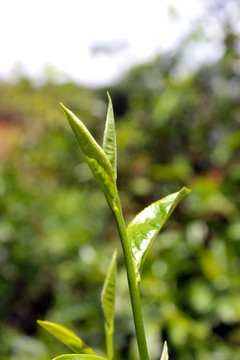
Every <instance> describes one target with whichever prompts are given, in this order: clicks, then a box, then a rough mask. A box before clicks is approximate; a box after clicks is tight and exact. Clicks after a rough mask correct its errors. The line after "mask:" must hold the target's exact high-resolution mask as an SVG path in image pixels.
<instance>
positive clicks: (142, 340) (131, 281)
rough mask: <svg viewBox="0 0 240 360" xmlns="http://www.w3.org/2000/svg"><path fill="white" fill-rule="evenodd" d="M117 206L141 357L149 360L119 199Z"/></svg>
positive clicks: (138, 296)
mask: <svg viewBox="0 0 240 360" xmlns="http://www.w3.org/2000/svg"><path fill="white" fill-rule="evenodd" d="M116 205H117V206H116V207H115V208H114V210H113V214H114V217H115V219H116V223H117V227H118V232H119V236H120V239H121V243H122V248H123V253H124V256H125V262H126V268H127V277H128V285H129V290H130V297H131V303H132V311H133V319H134V325H135V330H136V336H137V343H138V350H139V356H140V359H141V360H149V356H148V349H147V342H146V336H145V330H144V325H143V317H142V307H141V302H140V291H139V283H138V280H137V278H136V273H135V269H134V264H133V260H132V253H131V248H130V245H129V242H128V238H127V232H126V226H125V223H124V219H123V214H122V207H121V202H120V199H119V197H117V199H116Z"/></svg>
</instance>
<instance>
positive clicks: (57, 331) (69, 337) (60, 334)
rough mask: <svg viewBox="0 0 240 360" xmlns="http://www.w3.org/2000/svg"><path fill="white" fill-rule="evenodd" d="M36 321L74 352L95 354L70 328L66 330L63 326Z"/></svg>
mask: <svg viewBox="0 0 240 360" xmlns="http://www.w3.org/2000/svg"><path fill="white" fill-rule="evenodd" d="M37 323H38V324H39V325H40V326H42V327H43V328H44V329H45V330H47V331H48V332H50V334H52V335H53V336H55V337H56V338H57V339H58V340H60V341H61V342H62V343H63V344H65V345H67V346H68V347H69V349H71V350H73V351H74V352H76V353H83V354H94V355H95V352H94V351H93V350H92V349H91V348H90V347H88V346H87V345H86V344H85V343H84V342H83V341H82V340H81V339H80V338H79V337H78V336H77V335H75V334H74V333H73V332H72V331H71V330H68V329H67V328H65V327H64V326H62V325H58V324H55V323H52V322H49V321H41V320H37Z"/></svg>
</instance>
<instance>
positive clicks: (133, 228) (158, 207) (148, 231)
mask: <svg viewBox="0 0 240 360" xmlns="http://www.w3.org/2000/svg"><path fill="white" fill-rule="evenodd" d="M189 192H190V190H188V189H187V188H185V187H184V188H182V189H181V190H180V191H179V192H177V193H174V194H171V195H168V196H166V197H165V198H163V199H161V200H158V201H157V202H155V203H153V204H151V205H150V206H148V207H147V208H145V209H144V210H143V211H142V212H140V213H139V214H138V215H137V216H136V217H135V219H134V220H133V221H132V222H131V223H130V224H129V226H128V228H127V235H128V240H129V242H130V246H131V250H132V256H133V261H134V266H135V270H136V274H137V276H138V278H139V274H140V271H141V269H142V266H143V263H144V261H145V259H146V256H147V254H148V251H149V249H150V247H151V245H152V243H153V240H154V239H155V237H156V236H157V234H158V233H159V231H160V230H161V228H162V226H163V225H164V224H165V222H166V221H167V219H168V218H169V216H170V215H171V213H172V212H173V210H174V209H175V207H176V206H177V204H178V203H179V201H180V200H181V199H182V198H183V197H184V196H185V195H186V194H188V193H189Z"/></svg>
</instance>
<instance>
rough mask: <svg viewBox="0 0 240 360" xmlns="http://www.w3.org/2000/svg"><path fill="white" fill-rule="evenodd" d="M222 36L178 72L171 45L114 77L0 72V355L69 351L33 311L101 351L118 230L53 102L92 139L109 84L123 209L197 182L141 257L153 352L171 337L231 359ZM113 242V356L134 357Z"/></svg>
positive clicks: (238, 113) (233, 322) (236, 265)
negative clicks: (75, 80) (43, 78)
mask: <svg viewBox="0 0 240 360" xmlns="http://www.w3.org/2000/svg"><path fill="white" fill-rule="evenodd" d="M228 30H229V29H228ZM185 45H186V44H184V46H185ZM223 45H224V48H225V51H224V53H223V55H222V57H221V59H220V60H219V61H217V62H216V63H214V64H212V65H209V66H204V67H201V68H200V69H199V70H197V71H195V73H191V75H189V76H184V77H183V76H180V75H179V72H178V71H177V68H178V65H179V62H180V59H181V53H182V51H183V49H182V48H180V49H179V51H178V52H176V53H175V54H172V55H166V56H163V55H162V56H159V58H157V59H156V60H155V61H153V62H151V63H148V64H144V65H142V66H138V67H136V68H134V69H132V70H131V71H130V72H129V73H128V74H127V75H126V77H125V78H124V79H123V80H122V81H121V82H120V83H118V84H117V85H116V86H114V87H112V88H110V89H97V90H93V89H91V90H90V89H86V88H83V87H80V86H77V85H75V84H71V83H68V84H63V85H56V84H53V83H52V82H51V81H49V82H48V83H47V84H45V85H43V86H36V85H34V84H32V83H31V81H29V80H28V79H26V78H21V79H20V80H19V81H18V83H17V84H15V85H10V84H6V83H1V84H0V109H1V110H0V137H1V144H2V145H0V159H1V160H0V161H1V162H0V171H1V177H0V197H1V201H0V268H1V273H0V316H1V323H0V357H1V359H3V360H4V359H10V360H17V359H18V360H19V359H20V360H28V359H36V360H38V359H41V360H44V359H50V358H51V357H52V356H53V354H55V355H56V356H57V355H58V354H60V353H63V352H65V351H66V348H64V347H63V345H61V344H60V343H58V342H57V341H56V340H54V339H52V338H51V337H50V336H48V335H47V334H44V333H43V332H42V331H41V330H40V329H39V328H38V327H37V326H36V320H37V319H38V318H41V319H45V318H47V319H48V320H50V321H55V322H61V323H62V324H63V325H65V326H68V327H69V328H71V329H72V330H74V331H76V332H77V333H78V334H79V335H80V337H81V338H82V339H83V340H84V341H85V342H87V343H88V344H89V346H91V347H93V348H94V346H97V347H98V349H97V350H98V352H99V351H100V353H101V351H102V353H104V329H103V326H102V324H103V321H102V319H103V316H102V313H101V307H100V292H101V287H102V284H103V281H104V277H105V273H106V271H107V267H108V262H109V259H110V257H111V254H112V249H113V247H114V246H115V247H116V246H117V247H119V244H118V237H117V231H116V228H115V224H114V221H113V218H112V215H111V213H110V211H109V210H108V208H107V205H106V202H105V199H104V197H103V195H102V194H101V191H100V189H99V188H98V186H97V185H96V183H95V180H94V179H93V178H92V175H91V173H90V171H89V170H88V168H87V165H86V164H85V162H84V160H83V158H82V157H81V155H80V152H79V149H78V147H77V145H76V142H75V140H74V138H73V136H72V133H71V131H70V129H69V127H68V124H66V121H65V119H64V117H63V115H62V113H61V110H60V109H59V107H58V105H57V101H61V102H63V103H64V104H65V105H66V106H67V107H68V108H70V109H72V110H73V111H74V112H75V113H76V114H77V115H78V116H79V117H80V119H82V120H83V121H84V122H85V124H86V125H87V127H88V128H89V130H90V131H91V133H92V134H93V135H94V136H95V138H96V139H100V138H101V137H102V132H103V127H104V118H105V115H106V110H107V97H106V90H109V91H110V94H111V97H112V100H113V105H114V109H115V114H116V129H117V143H118V187H119V190H120V194H121V198H122V202H123V207H124V214H125V218H126V222H127V223H128V221H129V220H130V219H132V218H133V216H134V215H135V214H136V213H137V212H138V211H140V210H141V209H142V208H143V207H144V206H146V205H148V204H149V203H151V202H152V201H155V200H158V199H159V198H161V197H163V196H165V195H167V194H169V193H172V192H175V191H178V190H179V189H180V187H181V186H182V185H186V186H188V187H189V188H191V189H192V193H191V194H190V195H189V196H188V197H187V198H186V199H185V200H184V201H183V202H182V204H180V205H179V206H178V208H177V210H176V211H175V213H174V215H173V216H172V218H171V219H170V220H169V222H168V224H167V225H166V226H165V228H164V230H163V232H162V233H161V234H160V235H159V236H158V238H157V239H156V241H155V243H154V245H153V248H152V249H151V251H150V253H149V257H148V258H147V260H146V263H145V265H144V276H143V281H142V296H143V306H144V318H145V322H146V332H147V339H148V342H149V345H150V346H149V348H150V351H151V358H153V359H154V358H156V359H157V358H158V357H159V354H160V347H161V344H162V341H163V340H165V339H167V340H168V344H169V350H170V358H171V359H173V360H175V359H177V360H193V359H194V360H210V359H211V360H212V359H213V360H221V359H224V360H230V359H231V360H236V359H239V356H240V216H239V215H240V214H239V212H240V211H239V209H240V185H239V184H240V161H239V160H240V152H239V149H240V101H239V100H240V95H239V94H240V92H239V89H240V77H239V76H240V71H239V68H240V67H239V54H238V52H239V48H238V47H237V45H239V42H238V38H237V37H236V36H234V34H233V33H231V31H226V33H225V38H224V40H223ZM119 253H120V256H119V261H118V262H119V264H118V266H119V271H118V283H117V299H116V301H117V304H116V307H117V308H116V312H117V313H116V336H115V344H116V348H117V350H118V358H119V359H120V358H122V359H123V358H124V359H131V360H134V359H136V356H137V355H136V354H137V352H136V351H135V346H136V345H135V339H134V331H133V324H132V322H131V316H130V314H131V313H130V312H131V308H130V304H129V299H128V294H127V284H126V277H125V272H124V268H123V267H122V262H123V258H122V255H121V252H120V251H119Z"/></svg>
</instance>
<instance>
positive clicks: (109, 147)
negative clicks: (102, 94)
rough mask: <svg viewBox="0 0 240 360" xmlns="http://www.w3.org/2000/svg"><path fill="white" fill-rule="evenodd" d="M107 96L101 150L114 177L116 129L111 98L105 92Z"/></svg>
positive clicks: (115, 172) (115, 168)
mask: <svg viewBox="0 0 240 360" xmlns="http://www.w3.org/2000/svg"><path fill="white" fill-rule="evenodd" d="M107 96H108V111H107V119H106V124H105V130H104V135H103V150H104V152H105V153H106V155H107V157H108V159H109V161H110V163H111V166H112V171H113V174H114V179H115V180H116V178H117V145H116V143H117V142H116V131H115V120H114V112H113V105H112V100H111V97H110V95H109V93H108V92H107Z"/></svg>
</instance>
